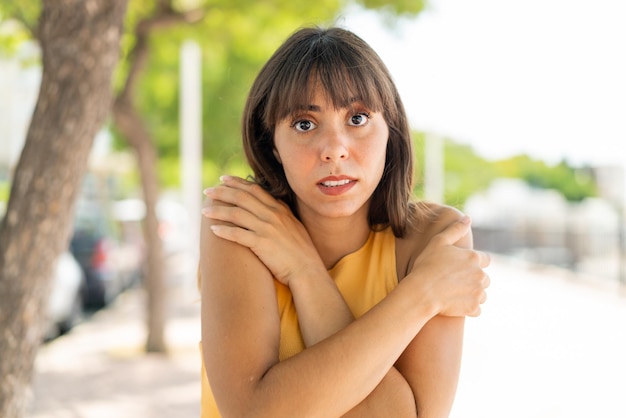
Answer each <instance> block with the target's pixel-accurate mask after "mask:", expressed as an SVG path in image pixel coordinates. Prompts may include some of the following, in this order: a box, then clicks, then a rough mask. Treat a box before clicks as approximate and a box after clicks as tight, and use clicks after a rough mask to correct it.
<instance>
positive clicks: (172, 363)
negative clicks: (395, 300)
mask: <svg viewBox="0 0 626 418" xmlns="http://www.w3.org/2000/svg"><path fill="white" fill-rule="evenodd" d="M213 3H215V4H213ZM231 3H232V4H230V3H229V4H226V3H224V4H221V2H219V1H213V2H211V1H206V2H203V1H191V0H189V1H180V2H173V3H171V4H173V5H174V8H175V10H176V11H177V12H180V13H185V12H186V11H190V10H198V9H199V10H201V11H204V14H202V16H201V18H200V19H196V21H194V23H181V24H178V25H175V26H172V27H168V28H166V29H163V30H155V31H154V32H152V33H150V36H149V39H150V45H149V55H148V59H147V63H146V66H145V67H144V68H143V70H142V73H141V77H140V78H139V79H138V82H137V84H136V89H135V105H136V108H137V111H138V113H139V114H140V115H141V117H142V120H143V123H144V124H145V126H146V127H148V132H149V134H150V138H151V141H152V144H153V145H154V149H155V150H156V154H157V156H158V158H157V160H156V162H155V163H156V165H157V167H156V175H157V176H158V178H157V179H156V181H157V182H158V185H159V195H158V197H157V204H156V213H157V217H158V237H159V239H160V242H161V244H162V249H163V255H162V257H163V258H162V262H163V274H164V280H165V283H166V289H167V293H168V295H167V304H166V305H165V309H166V310H167V312H166V317H167V320H168V322H167V332H166V336H167V341H168V345H169V350H168V352H169V355H168V356H165V357H156V358H155V357H154V356H150V355H147V354H145V353H143V352H142V348H141V345H142V340H143V339H144V338H145V334H146V331H145V327H146V325H145V322H146V318H145V316H146V313H145V309H144V308H143V306H144V305H145V303H146V299H147V295H146V292H145V291H144V284H145V283H144V282H145V277H144V273H145V271H146V267H145V266H146V253H147V247H148V246H149V245H150V244H151V243H150V242H147V240H146V238H145V237H146V235H145V233H144V231H143V228H144V225H143V223H144V218H145V214H146V204H145V199H144V195H143V192H142V186H141V185H142V183H141V178H142V175H144V174H142V172H141V170H140V167H139V166H138V164H137V160H136V150H134V149H133V148H132V146H130V145H129V142H128V141H127V138H125V135H126V133H125V132H122V131H121V130H120V129H119V128H118V127H117V126H116V124H115V123H113V122H110V123H107V124H106V125H105V126H103V127H102V129H101V131H100V133H99V134H98V135H97V137H96V139H95V143H94V146H93V148H92V151H91V155H90V159H89V165H88V171H87V174H86V175H85V177H84V178H83V180H82V188H81V192H80V197H79V199H78V201H77V203H76V208H75V211H74V214H73V219H74V221H73V228H72V234H71V240H70V242H69V243H68V247H67V251H65V252H64V254H63V255H62V256H61V257H59V260H58V262H57V264H56V269H55V270H54V277H53V278H51V280H52V282H53V283H54V285H53V291H52V292H51V294H50V301H49V306H48V315H47V318H48V324H47V326H46V337H45V343H44V344H43V346H42V348H41V349H40V354H39V357H38V362H37V374H36V376H35V382H34V387H33V394H32V408H31V412H32V416H33V417H40V418H43V417H61V416H73V417H96V416H101V415H102V416H104V415H107V416H109V415H116V416H120V417H122V416H138V415H139V416H143V415H146V414H148V413H149V414H150V415H151V416H176V417H179V416H194V415H195V416H197V414H198V412H197V411H198V405H197V402H198V399H199V380H198V376H199V375H198V373H199V365H198V361H199V352H198V351H197V343H198V341H199V328H198V327H199V316H198V313H199V311H198V308H199V304H198V293H197V290H196V280H197V279H196V271H197V270H196V268H197V261H198V253H197V242H198V226H199V219H200V217H199V210H200V204H201V190H202V189H203V188H204V187H208V186H211V185H213V184H215V183H216V182H217V181H218V177H219V176H220V175H221V174H225V173H229V174H237V175H243V176H245V175H247V174H249V171H248V169H247V167H246V163H245V160H244V157H243V155H242V152H241V146H240V135H239V130H240V116H241V112H242V107H243V102H244V100H245V95H246V92H247V90H248V88H249V86H250V84H251V82H252V80H253V78H254V76H255V75H256V73H257V72H258V70H259V69H260V66H261V65H262V64H263V63H264V62H265V60H266V59H267V58H268V57H269V55H270V54H271V53H272V51H273V50H274V49H275V48H276V47H277V46H278V45H279V44H280V43H281V42H282V40H284V38H285V37H286V36H288V35H289V34H290V33H291V32H292V31H293V30H295V29H296V28H298V27H300V26H302V25H310V24H315V23H328V22H330V23H335V24H338V25H340V26H344V27H346V28H348V29H351V30H353V31H355V32H356V33H357V34H359V35H360V36H361V37H363V38H364V39H365V40H366V41H367V42H368V43H370V44H371V45H372V46H373V47H374V49H375V50H376V51H377V52H378V53H379V54H380V55H381V57H382V58H383V60H384V61H385V62H386V63H387V65H388V67H389V69H390V71H391V73H392V75H393V77H394V79H395V80H396V82H397V85H398V87H399V90H400V93H401V95H402V97H403V99H404V102H405V106H406V108H407V112H408V114H409V117H410V121H411V125H412V128H413V137H414V144H415V157H416V160H417V162H418V163H417V166H416V173H415V174H416V186H415V194H416V196H417V197H418V198H420V199H428V200H433V201H437V202H441V203H446V204H449V205H452V206H455V207H457V208H459V209H461V210H463V211H464V212H466V213H467V214H469V215H470V216H471V217H472V219H473V231H474V241H475V246H476V247H477V248H479V249H483V250H486V251H489V252H490V253H492V254H493V255H494V260H495V261H494V266H493V267H492V269H493V272H492V273H491V274H492V276H493V277H492V280H493V282H494V284H493V285H492V287H493V288H494V289H493V294H491V293H490V302H489V303H488V304H487V305H486V307H485V313H484V314H483V316H482V317H481V318H480V319H478V320H471V321H469V323H468V337H467V338H468V342H467V349H466V359H465V360H464V361H465V363H464V364H466V368H464V374H463V375H462V380H461V384H460V388H459V392H460V393H459V401H458V403H457V405H456V406H455V410H454V413H455V414H456V415H455V416H459V417H461V416H463V417H480V418H486V417H492V416H493V417H496V416H498V417H502V416H507V417H512V416H518V415H519V416H531V417H560V416H568V417H572V416H583V413H584V414H586V416H589V414H593V416H599V417H613V416H614V417H618V416H619V417H623V416H624V414H626V407H625V406H623V405H622V404H621V401H620V399H621V398H620V395H619V394H617V393H616V392H615V391H614V389H613V388H614V385H613V384H611V383H610V381H613V382H616V380H615V379H618V380H620V381H621V379H623V377H624V376H625V374H624V373H626V361H625V360H624V355H623V353H624V352H626V351H624V349H626V335H625V332H624V331H622V330H623V329H624V328H625V327H624V320H626V306H625V305H626V301H625V300H624V285H626V250H625V242H626V240H625V234H626V224H625V221H624V219H625V196H626V181H625V176H626V172H625V166H626V153H624V151H623V149H622V148H623V146H622V145H621V144H622V143H623V141H624V140H626V124H624V118H625V115H626V77H624V74H626V55H625V54H624V53H623V51H624V50H626V26H625V25H623V18H624V17H626V5H625V4H624V2H622V1H620V0H599V1H597V2H595V3H593V4H589V3H588V2H582V1H565V0H543V1H539V0H531V1H528V2H523V3H519V2H513V1H509V0H504V1H502V0H500V1H496V0H477V1H474V2H463V1H461V0H432V1H430V2H428V3H427V4H425V5H423V4H421V3H420V2H384V1H371V2H367V1H365V2H362V3H359V4H356V3H353V2H347V3H345V2H337V1H334V0H324V1H321V2H317V4H314V5H313V4H312V5H307V7H306V9H305V10H304V11H303V10H302V9H301V7H299V6H298V5H290V4H288V2H281V1H262V2H249V1H248V2H246V1H243V0H242V1H237V2H231ZM405 3H406V4H405ZM213 6H215V7H213ZM39 10H40V4H39V2H38V1H35V0H32V1H28V2H23V4H22V5H13V4H12V3H8V2H7V3H5V2H4V1H3V2H2V3H0V216H1V215H2V214H3V212H4V208H5V207H6V203H7V201H8V199H9V194H10V186H11V179H12V175H13V172H14V170H15V167H16V164H17V161H18V159H19V157H20V154H21V150H22V147H23V145H24V141H25V138H26V133H27V130H28V126H29V123H30V117H31V115H32V112H33V109H34V106H35V103H36V100H37V95H38V88H39V83H40V81H41V73H42V68H41V63H40V62H41V57H40V49H39V46H38V44H37V42H35V41H33V40H32V37H31V36H30V34H29V30H28V25H29V24H33V22H35V21H36V19H37V16H38V13H39ZM157 11H158V10H157V7H156V6H154V5H151V2H147V1H139V0H130V1H129V5H128V11H127V17H126V20H127V27H128V31H127V33H126V34H125V35H124V37H123V40H122V60H121V61H120V64H119V68H118V70H117V71H116V74H115V79H114V89H116V91H119V90H120V89H122V88H123V86H124V85H125V83H127V81H128V76H129V74H130V72H131V71H132V68H133V66H134V61H133V56H132V54H131V51H132V50H133V48H134V47H135V46H136V44H137V33H136V32H133V28H135V27H137V26H138V24H139V22H142V21H143V20H145V19H148V18H150V17H151V16H152V15H154V14H155V13H156V12H157ZM1 239H9V238H7V237H1ZM498 297H499V298H498ZM492 301H493V302H492ZM1 302H2V301H1V300H0V303H1ZM591 307H592V308H591ZM481 321H482V322H481ZM592 331H593V332H592ZM600 331H602V332H600ZM498 347H499V348H501V350H497V349H496V348H498ZM81 361H82V362H83V363H80V362H81ZM588 362H591V363H592V364H596V365H597V366H598V367H597V368H593V367H589V368H588V367H583V366H581V364H583V363H584V364H588ZM514 366H517V367H514ZM503 367H504V369H503ZM573 369H578V370H581V369H582V370H583V371H585V370H586V372H585V373H586V374H585V373H583V372H581V374H579V375H576V374H575V373H574V375H572V374H571V373H572V370H573ZM465 370H466V371H465ZM506 370H508V371H510V373H505V371H506ZM531 370H532V371H534V372H530V371H531ZM599 370H600V371H599ZM129 371H132V373H129ZM549 371H550V372H549ZM546 373H547V374H546ZM131 375H132V376H134V377H132V378H131V377H130V376H131ZM546 376H548V377H549V378H546ZM612 379H613V380H612ZM573 380H575V381H578V382H579V384H578V385H575V386H573V385H572V381H573ZM591 380H594V381H596V383H597V384H591V383H590V381H591ZM123 383H126V384H127V386H128V385H130V386H132V387H126V386H124V385H123ZM147 391H149V392H150V393H149V394H147ZM547 393H548V394H550V393H551V394H552V396H548V395H546V394H547ZM576 396H580V398H578V399H577V401H576V402H572V401H573V397H576ZM585 397H587V398H588V399H589V401H588V402H586V401H585V400H584V398H585ZM496 398H497V400H496ZM525 404H528V405H525ZM572 404H575V405H574V406H575V407H574V406H572ZM598 404H601V405H603V407H602V408H600V410H601V411H603V412H602V413H600V414H598V413H597V411H598V410H597V409H593V408H598ZM487 405H489V406H487ZM593 405H595V406H593ZM529 411H533V412H532V413H529ZM594 411H595V412H594ZM577 413H580V415H576V414H577ZM159 414H160V415H159Z"/></svg>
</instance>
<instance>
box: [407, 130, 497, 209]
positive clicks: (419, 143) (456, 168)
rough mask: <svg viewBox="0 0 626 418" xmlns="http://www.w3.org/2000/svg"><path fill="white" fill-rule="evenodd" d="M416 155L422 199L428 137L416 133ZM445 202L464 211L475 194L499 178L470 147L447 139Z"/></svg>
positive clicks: (445, 145) (488, 164) (417, 190)
mask: <svg viewBox="0 0 626 418" xmlns="http://www.w3.org/2000/svg"><path fill="white" fill-rule="evenodd" d="M413 139H414V141H413V142H414V147H415V156H416V172H415V178H416V187H415V194H416V196H417V197H419V198H423V196H424V190H423V185H422V179H423V177H424V166H425V163H424V144H425V140H426V134H425V133H423V132H415V133H413ZM443 153H444V155H443V158H444V163H443V164H444V167H443V169H444V173H445V174H444V175H445V178H444V202H445V203H446V204H448V205H450V206H454V207H457V208H462V207H463V205H464V204H465V201H466V200H467V198H468V197H469V196H471V195H472V194H474V193H476V192H479V191H481V190H485V189H486V188H487V187H489V184H490V183H491V182H492V181H493V180H494V179H495V178H496V177H497V172H496V168H495V167H494V165H493V164H492V163H490V162H489V161H487V160H485V159H484V158H482V157H480V156H478V155H477V154H476V153H475V152H474V151H473V150H472V148H471V147H470V146H468V145H464V144H460V143H457V142H454V141H453V140H451V139H449V138H446V139H444V149H443Z"/></svg>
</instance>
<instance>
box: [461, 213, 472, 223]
mask: <svg viewBox="0 0 626 418" xmlns="http://www.w3.org/2000/svg"><path fill="white" fill-rule="evenodd" d="M461 222H462V223H464V224H469V223H470V222H471V219H470V217H469V216H467V215H463V217H462V218H461Z"/></svg>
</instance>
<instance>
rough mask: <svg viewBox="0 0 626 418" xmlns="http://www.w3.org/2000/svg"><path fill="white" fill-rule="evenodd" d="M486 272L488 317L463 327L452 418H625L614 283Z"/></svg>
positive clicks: (510, 269) (623, 315)
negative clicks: (489, 282) (489, 279)
mask: <svg viewBox="0 0 626 418" xmlns="http://www.w3.org/2000/svg"><path fill="white" fill-rule="evenodd" d="M489 271H490V276H491V277H492V285H491V288H490V291H489V300H488V302H487V304H486V305H485V307H484V311H483V314H482V315H481V316H480V317H479V318H477V319H474V318H472V319H468V320H467V328H466V346H465V352H464V364H463V370H462V376H461V381H460V385H459V391H458V396H457V400H456V404H455V408H454V412H453V414H452V418H503V417H506V418H516V417H520V418H521V417H524V418H529V417H530V418H558V417H568V418H576V417H581V418H582V417H585V418H588V417H598V418H613V417H614V418H623V417H626V402H624V387H625V386H624V379H625V378H626V297H625V296H624V292H623V291H622V290H620V289H619V287H618V285H617V281H616V280H614V281H613V282H610V281H607V280H606V279H603V280H598V279H595V278H593V277H588V278H576V277H575V276H574V275H572V274H567V273H565V272H563V271H561V270H556V269H550V268H543V269H530V270H529V269H526V268H517V267H515V266H514V265H513V266H512V265H510V264H508V263H502V262H495V263H494V265H493V266H492V267H490V268H489ZM620 295H621V296H620Z"/></svg>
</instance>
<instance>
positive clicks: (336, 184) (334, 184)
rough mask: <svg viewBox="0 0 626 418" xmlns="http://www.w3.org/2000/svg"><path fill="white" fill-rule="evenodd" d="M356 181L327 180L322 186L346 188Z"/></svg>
mask: <svg viewBox="0 0 626 418" xmlns="http://www.w3.org/2000/svg"><path fill="white" fill-rule="evenodd" d="M352 182H354V180H349V179H343V180H326V181H322V182H320V184H321V185H322V186H324V187H339V186H345V185H346V184H349V183H352Z"/></svg>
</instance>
